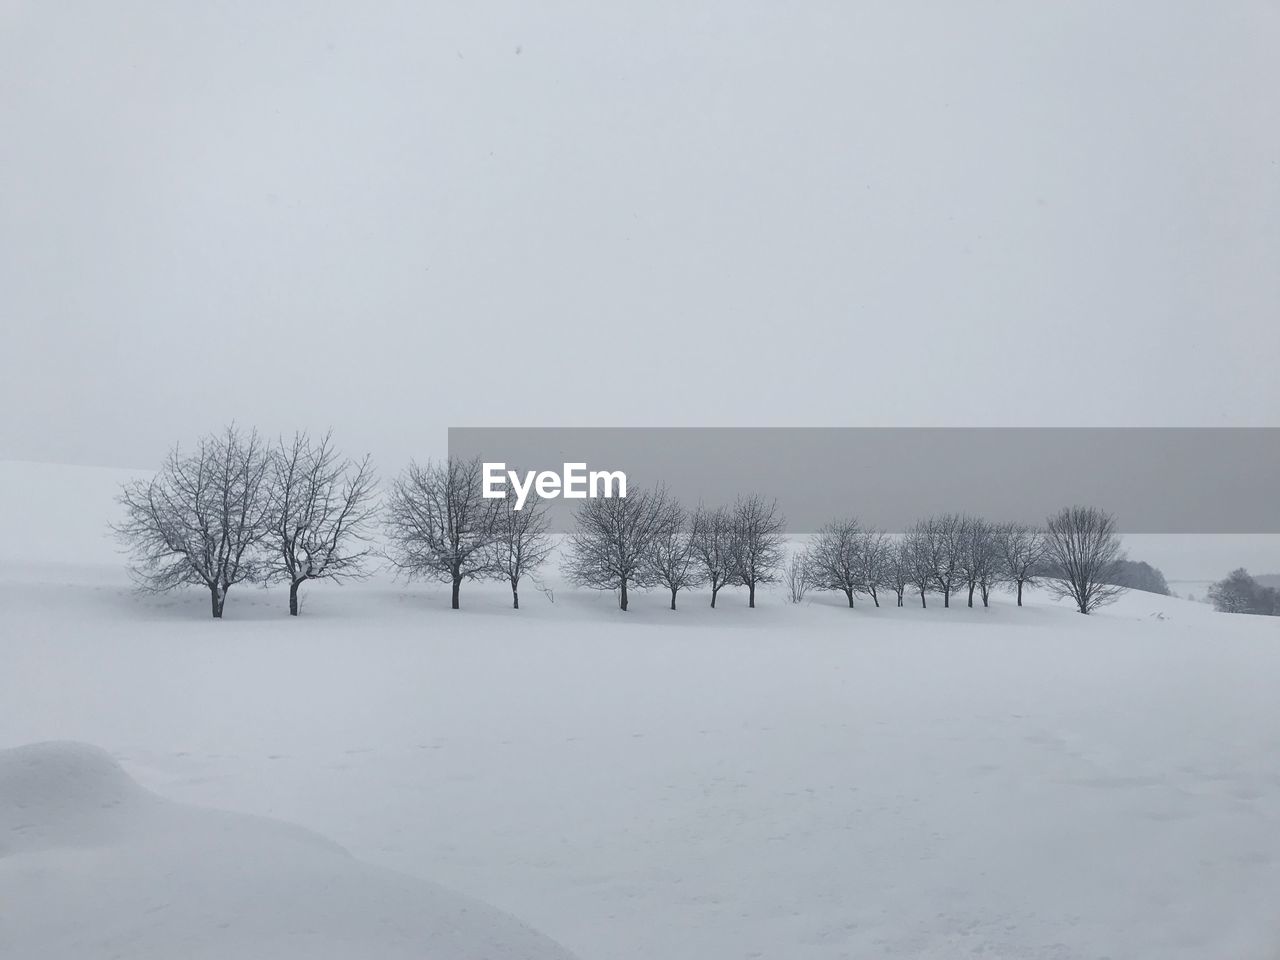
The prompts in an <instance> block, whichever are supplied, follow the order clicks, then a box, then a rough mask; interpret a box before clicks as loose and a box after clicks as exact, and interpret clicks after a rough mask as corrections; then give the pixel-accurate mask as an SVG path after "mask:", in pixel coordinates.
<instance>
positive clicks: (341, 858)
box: [0, 743, 572, 960]
mask: <svg viewBox="0 0 1280 960" xmlns="http://www.w3.org/2000/svg"><path fill="white" fill-rule="evenodd" d="M0 903H3V904H4V908H5V909H4V917H5V919H4V921H3V923H2V924H0V955H3V956H6V957H15V958H16V957H22V958H24V960H43V958H49V960H53V958H85V957H128V958H130V960H148V958H155V960H174V958H176V957H184V958H192V960H199V958H206V957H207V958H213V957H218V958H227V957H235V958H259V957H260V958H263V960H266V958H270V960H289V958H299V960H302V958H305V960H325V958H333V960H339V958H342V960H364V958H386V960H395V958H414V960H499V958H512V960H517V958H518V960H572V958H571V957H570V954H568V953H567V952H566V951H565V950H563V949H561V948H560V947H558V946H556V945H555V944H554V943H552V942H551V941H550V940H548V939H546V938H545V937H543V936H541V935H540V934H538V933H535V932H534V931H532V930H530V929H529V928H527V927H525V926H524V925H523V924H521V923H519V922H518V921H516V920H515V919H513V918H512V917H510V916H508V915H506V914H504V913H502V912H501V911H498V910H495V909H493V908H492V907H489V906H486V905H484V904H482V903H479V902H477V901H473V900H469V899H467V898H465V897H462V896H460V895H458V894H455V893H452V892H450V891H447V890H444V889H443V888H441V887H438V886H435V885H433V884H430V883H426V882H424V881H420V880H415V879H412V878H410V877H407V876H403V875H401V874H397V873H395V872H393V871H390V870H386V869H382V868H379V867H374V866H371V865H369V864H365V863H362V862H360V861H359V860H356V859H354V858H353V857H351V856H350V855H349V854H347V853H346V852H345V851H344V850H343V849H342V848H341V847H339V846H338V845H336V844H334V843H332V842H330V841H329V840H326V839H325V838H323V837H321V836H319V835H318V834H315V833H312V832H310V831H307V830H303V829H301V828H298V827H294V826H292V825H289V824H286V823H281V822H279V821H275V820H269V819H266V818H262V817H252V816H248V815H244V814H232V813H222V812H219V811H215V810H208V809H202V808H200V807H193V806H187V805H185V804H178V803H172V802H169V801H166V800H163V799H161V798H160V797H158V796H156V795H155V794H152V793H150V792H148V791H146V790H144V789H143V788H142V787H141V786H139V785H138V784H137V783H136V782H135V781H134V780H133V779H132V778H130V777H129V776H128V774H126V773H125V772H124V770H122V769H121V768H120V766H119V765H118V764H117V763H115V761H113V760H112V759H111V758H110V757H109V756H108V755H107V754H106V753H104V752H103V751H101V750H98V749H96V748H94V747H90V746H87V745H84V744H80V743H41V744H34V745H29V746H23V747H17V748H14V749H10V750H4V751H0Z"/></svg>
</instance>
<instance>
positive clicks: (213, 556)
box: [113, 425, 270, 619]
mask: <svg viewBox="0 0 1280 960" xmlns="http://www.w3.org/2000/svg"><path fill="white" fill-rule="evenodd" d="M269 465H270V458H269V457H268V455H267V451H266V449H265V447H264V445H263V443H262V441H261V440H260V439H259V437H258V434H257V431H250V432H249V433H248V434H244V433H242V432H241V431H239V430H238V429H237V428H236V427H235V425H232V426H230V427H228V428H227V429H226V430H225V431H223V432H222V433H221V434H215V435H212V436H208V437H205V438H204V439H202V440H201V441H200V442H199V444H197V446H196V448H195V450H194V451H192V452H191V453H184V452H183V451H182V450H181V449H180V448H178V447H174V448H173V450H171V451H170V452H169V455H168V457H167V458H166V459H165V462H164V465H163V466H162V467H161V468H160V472H159V473H157V474H156V476H155V477H154V478H153V479H151V480H149V481H135V482H133V483H129V484H126V485H125V486H124V487H123V489H122V490H121V492H120V504H121V505H122V506H123V507H124V514H125V516H124V519H123V520H122V521H121V522H120V523H118V524H116V525H115V526H114V527H113V529H114V530H115V532H116V535H117V536H118V537H119V538H120V540H121V541H122V542H123V543H124V544H125V545H126V546H127V547H128V549H129V551H130V552H131V553H132V556H133V565H132V570H133V574H134V577H135V580H136V581H137V582H138V584H139V585H140V586H141V587H142V588H143V589H145V590H150V591H153V592H164V591H168V590H173V589H175V588H177V587H181V586H184V585H192V586H201V587H204V588H205V589H206V590H208V591H209V598H210V607H211V610H212V613H213V616H214V618H215V619H221V618H222V610H223V606H224V605H225V603H226V600H227V592H228V591H229V590H230V589H231V587H233V586H234V585H235V584H237V583H243V582H245V581H254V580H259V579H261V578H262V576H263V573H264V568H263V564H262V556H261V553H262V550H261V547H262V542H263V539H264V538H265V537H266V536H267V533H268V529H269V516H270V497H269V496H268V472H269Z"/></svg>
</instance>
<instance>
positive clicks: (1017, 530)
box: [996, 523, 1047, 606]
mask: <svg viewBox="0 0 1280 960" xmlns="http://www.w3.org/2000/svg"><path fill="white" fill-rule="evenodd" d="M996 547H997V550H998V551H999V555H1000V564H1001V566H1002V567H1003V568H1004V576H1005V579H1006V580H1007V581H1008V582H1009V583H1010V584H1012V585H1013V586H1014V588H1015V589H1016V590H1017V593H1018V606H1022V589H1023V587H1033V586H1035V585H1036V582H1037V579H1038V577H1039V574H1040V571H1041V569H1042V568H1043V567H1044V562H1045V551H1046V549H1047V544H1046V541H1045V535H1044V531H1043V530H1038V529H1036V528H1035V527H1033V526H1031V525H1029V524H1026V523H1003V524H1001V525H1000V526H999V527H998V528H997V529H996Z"/></svg>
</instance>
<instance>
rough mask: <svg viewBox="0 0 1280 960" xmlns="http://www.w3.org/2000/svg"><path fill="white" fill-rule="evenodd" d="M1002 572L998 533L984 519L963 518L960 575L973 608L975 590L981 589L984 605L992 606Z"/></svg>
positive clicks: (961, 525) (961, 520) (961, 522)
mask: <svg viewBox="0 0 1280 960" xmlns="http://www.w3.org/2000/svg"><path fill="white" fill-rule="evenodd" d="M999 571H1000V551H999V549H998V546H997V543H996V538H995V531H994V529H993V528H992V526H991V524H989V523H987V521H985V520H983V519H982V518H981V517H962V518H961V519H960V576H961V579H962V580H963V582H964V583H965V585H966V586H967V587H968V588H969V606H970V607H972V606H973V594H974V591H976V590H979V589H981V592H982V605H983V606H984V607H986V606H990V597H991V588H992V586H993V585H994V584H995V582H996V578H997V577H998V575H999Z"/></svg>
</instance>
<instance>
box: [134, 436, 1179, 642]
mask: <svg viewBox="0 0 1280 960" xmlns="http://www.w3.org/2000/svg"><path fill="white" fill-rule="evenodd" d="M120 502H121V504H122V505H123V507H124V512H125V516H124V519H123V521H122V522H120V523H119V524H117V525H116V526H115V527H114V529H115V532H116V533H117V535H118V536H119V538H120V539H121V541H122V542H123V543H124V544H125V545H126V547H127V548H128V549H129V551H130V552H131V554H132V557H133V564H132V570H133V573H134V575H135V578H136V580H137V582H138V583H139V585H140V586H142V587H143V588H144V589H147V590H152V591H167V590H172V589H175V588H177V587H181V586H185V585H194V586H199V587H202V588H204V589H206V590H208V591H209V595H210V605H211V611H212V615H213V616H214V617H215V618H218V617H221V616H222V613H223V609H224V605H225V603H226V597H227V593H228V591H229V590H230V589H231V587H233V586H234V585H236V584H237V583H273V582H279V583H282V584H288V596H289V612H290V613H291V614H293V615H297V614H298V613H299V612H300V609H301V598H300V592H299V591H300V588H301V587H302V586H303V585H304V584H306V583H309V582H315V581H321V580H329V581H335V582H340V581H342V580H347V579H359V578H362V577H365V576H367V575H368V572H369V567H370V563H371V562H372V561H374V560H382V561H384V562H385V563H388V564H390V565H391V566H392V567H393V568H394V569H395V570H397V571H399V572H400V573H401V574H403V575H404V576H405V577H408V578H414V579H425V580H437V581H442V582H445V583H449V584H450V585H451V587H452V606H453V607H454V608H455V609H456V608H458V607H459V606H460V605H461V589H462V585H463V584H464V583H466V582H468V581H475V580H496V581H500V582H503V583H506V584H507V585H509V586H510V588H511V598H512V605H513V606H514V607H516V608H519V606H520V586H521V584H522V582H524V581H525V580H527V579H530V578H532V577H533V576H534V574H535V572H536V571H537V570H538V569H539V568H540V567H541V566H542V565H543V564H544V563H545V562H546V561H547V560H548V559H549V558H550V556H551V554H552V552H553V549H552V548H553V541H552V539H551V535H550V529H549V527H550V525H549V521H548V517H547V511H546V505H545V502H544V501H542V500H540V499H539V498H537V497H536V495H535V496H531V497H530V499H529V500H528V501H527V502H526V503H525V504H524V506H523V509H520V510H517V509H515V500H514V498H486V497H485V496H484V495H483V483H482V469H481V463H480V461H479V460H459V459H453V458H450V459H447V460H444V461H441V462H429V463H427V464H426V465H419V464H416V463H411V464H409V466H408V467H407V468H406V469H405V470H404V471H403V472H402V473H401V474H400V475H399V476H398V477H396V478H395V479H394V480H393V481H392V483H391V484H390V488H389V490H388V492H387V494H386V496H385V499H384V501H383V502H382V503H379V502H378V499H377V497H376V481H375V478H374V473H373V468H372V465H371V464H370V461H369V458H368V457H365V458H363V459H360V460H353V459H351V458H348V457H344V456H342V455H341V454H340V453H338V452H337V451H336V449H335V447H334V445H333V443H332V439H331V437H330V436H329V435H328V434H326V435H324V436H323V437H320V438H319V439H313V438H312V437H310V436H308V435H307V434H305V433H299V434H296V435H295V436H294V437H293V438H292V439H283V438H282V439H280V440H278V441H277V442H275V443H274V444H272V443H268V442H265V441H264V440H263V439H262V438H261V437H260V436H259V435H258V433H257V432H256V431H249V432H247V433H246V432H243V431H240V430H238V429H237V428H236V427H235V426H231V427H228V428H227V429H226V430H225V431H223V432H222V433H220V434H217V435H214V436H209V437H205V438H204V439H202V440H201V441H199V443H197V445H196V446H195V447H194V448H193V449H191V450H190V451H185V450H183V449H181V448H179V447H174V448H173V449H172V450H171V451H170V453H169V455H168V457H167V458H166V459H165V461H164V464H163V466H162V467H161V469H160V471H159V473H157V475H156V476H155V477H154V478H153V479H151V480H149V481H145V482H143V481H136V482H133V483H130V484H127V485H125V486H124V488H123V489H122V491H121V495H120ZM785 525H786V521H785V519H784V517H783V514H782V511H781V509H780V508H779V505H778V503H777V501H776V500H774V499H772V498H769V497H766V496H764V495H761V494H757V493H752V494H745V495H742V496H739V497H737V498H736V499H735V500H734V502H733V503H731V504H725V505H721V506H710V507H709V506H706V505H701V504H699V505H697V506H696V507H691V506H687V505H684V504H681V503H679V502H677V501H676V500H675V499H674V498H673V497H671V496H670V495H669V494H668V493H667V492H666V491H665V489H663V488H662V487H661V486H658V487H653V488H649V489H637V488H635V487H634V486H633V487H632V488H631V489H630V490H629V491H628V495H627V496H626V497H601V498H593V499H587V500H584V501H583V503H582V505H581V507H580V508H579V509H578V512H577V515H576V524H575V528H574V530H573V531H572V533H570V534H569V536H568V537H567V539H566V541H565V543H564V546H563V556H562V571H563V573H564V575H565V577H566V578H567V579H568V580H569V581H570V582H571V583H573V584H575V585H578V586H581V587H586V588H589V589H595V590H610V591H615V592H616V593H617V596H618V603H619V606H620V608H621V609H622V610H626V609H627V608H628V605H629V603H630V598H631V595H632V593H633V592H634V591H636V590H638V589H649V588H658V589H661V590H663V591H664V593H666V594H667V595H669V597H670V606H671V609H673V610H674V609H676V603H677V600H678V597H679V594H680V593H681V591H683V590H687V589H690V588H694V587H701V586H706V587H708V588H709V589H710V593H711V606H712V607H715V606H716V601H717V599H718V597H719V594H720V592H721V591H722V590H723V589H725V588H726V587H729V588H742V589H744V590H745V591H746V599H747V605H748V606H749V607H754V606H755V601H756V590H757V588H758V587H759V586H761V585H763V584H770V583H777V582H779V581H783V582H784V583H785V586H786V590H787V595H788V597H789V598H790V599H791V600H792V601H795V602H799V601H800V600H802V599H803V598H804V596H805V593H806V592H807V591H808V590H811V589H812V590H826V591H833V592H838V593H841V594H843V595H844V596H845V597H846V598H847V600H848V603H849V606H853V605H854V600H855V598H856V597H859V596H865V597H868V598H870V600H871V601H872V603H874V604H875V605H876V606H879V605H880V601H881V598H882V597H887V596H893V597H894V599H895V601H896V603H897V605H898V606H903V605H904V604H905V602H906V597H907V596H908V594H910V595H914V596H918V597H919V600H920V604H921V606H925V605H927V603H928V595H929V594H931V593H932V594H940V595H941V597H942V604H943V606H944V607H950V606H951V601H952V599H953V598H954V597H957V596H963V597H964V598H965V600H966V602H967V604H968V606H971V607H972V606H973V605H974V601H975V597H976V598H978V599H980V600H981V602H982V604H983V606H986V605H988V604H989V603H990V600H991V597H992V595H993V593H994V592H995V591H996V590H998V589H1003V588H1007V589H1009V590H1010V591H1011V592H1013V594H1014V595H1015V596H1016V597H1017V603H1018V605H1019V606H1021V604H1022V596H1023V591H1024V589H1025V588H1026V587H1028V586H1031V585H1033V584H1035V583H1038V582H1042V581H1043V582H1044V583H1046V584H1047V586H1048V587H1049V588H1050V589H1051V590H1053V591H1054V592H1055V593H1057V594H1058V595H1059V596H1063V597H1070V598H1071V599H1072V601H1073V602H1074V603H1075V605H1076V608H1077V609H1078V610H1079V611H1080V612H1081V613H1090V612H1092V611H1093V610H1095V609H1096V608H1097V607H1099V606H1101V605H1103V604H1105V603H1109V602H1111V601H1112V600H1114V599H1115V597H1116V596H1117V595H1118V594H1119V593H1120V592H1122V591H1123V590H1124V589H1125V588H1126V587H1130V586H1132V587H1135V588H1137V589H1150V590H1154V591H1155V592H1159V593H1168V586H1167V585H1166V584H1165V582H1164V577H1163V576H1161V575H1160V572H1159V571H1158V570H1155V569H1154V568H1152V567H1150V566H1148V565H1147V564H1145V563H1138V564H1134V563H1130V562H1128V561H1127V560H1125V558H1124V556H1123V554H1122V552H1121V549H1120V538H1119V535H1118V533H1117V530H1116V523H1115V518H1114V517H1112V516H1111V515H1110V514H1108V513H1106V512H1105V511H1103V510H1100V509H1097V508H1095V507H1085V506H1074V507H1067V508H1064V509H1063V510H1061V511H1059V512H1057V513H1055V514H1054V515H1053V516H1051V517H1049V518H1048V519H1047V520H1046V522H1045V524H1044V525H1043V526H1042V527H1036V526H1032V525H1028V524H1025V523H999V522H992V521H989V520H986V519H984V518H981V517H976V516H971V515H966V514H960V513H947V514H938V515H934V516H930V517H926V518H924V519H922V520H920V521H918V522H917V523H915V524H914V525H913V526H912V527H911V529H909V530H908V531H907V532H906V533H905V534H902V535H899V536H892V535H890V534H888V533H886V532H885V531H883V530H878V529H874V528H864V527H863V526H862V525H861V524H860V523H859V522H858V521H857V519H855V518H853V517H845V518H837V519H833V520H832V521H830V522H829V523H827V524H826V525H825V526H823V528H822V529H821V530H819V531H818V532H817V534H816V535H814V536H813V537H812V538H811V539H810V540H809V542H808V543H807V545H806V546H805V547H804V548H803V549H800V550H789V549H788V540H787V538H786V536H785V534H784V530H785ZM379 529H380V530H381V531H382V533H383V537H382V539H383V541H384V543H385V546H384V547H382V548H380V549H377V550H375V549H374V548H373V547H372V546H371V545H370V544H371V543H372V542H373V540H374V537H373V534H374V532H375V531H376V530H379Z"/></svg>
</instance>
